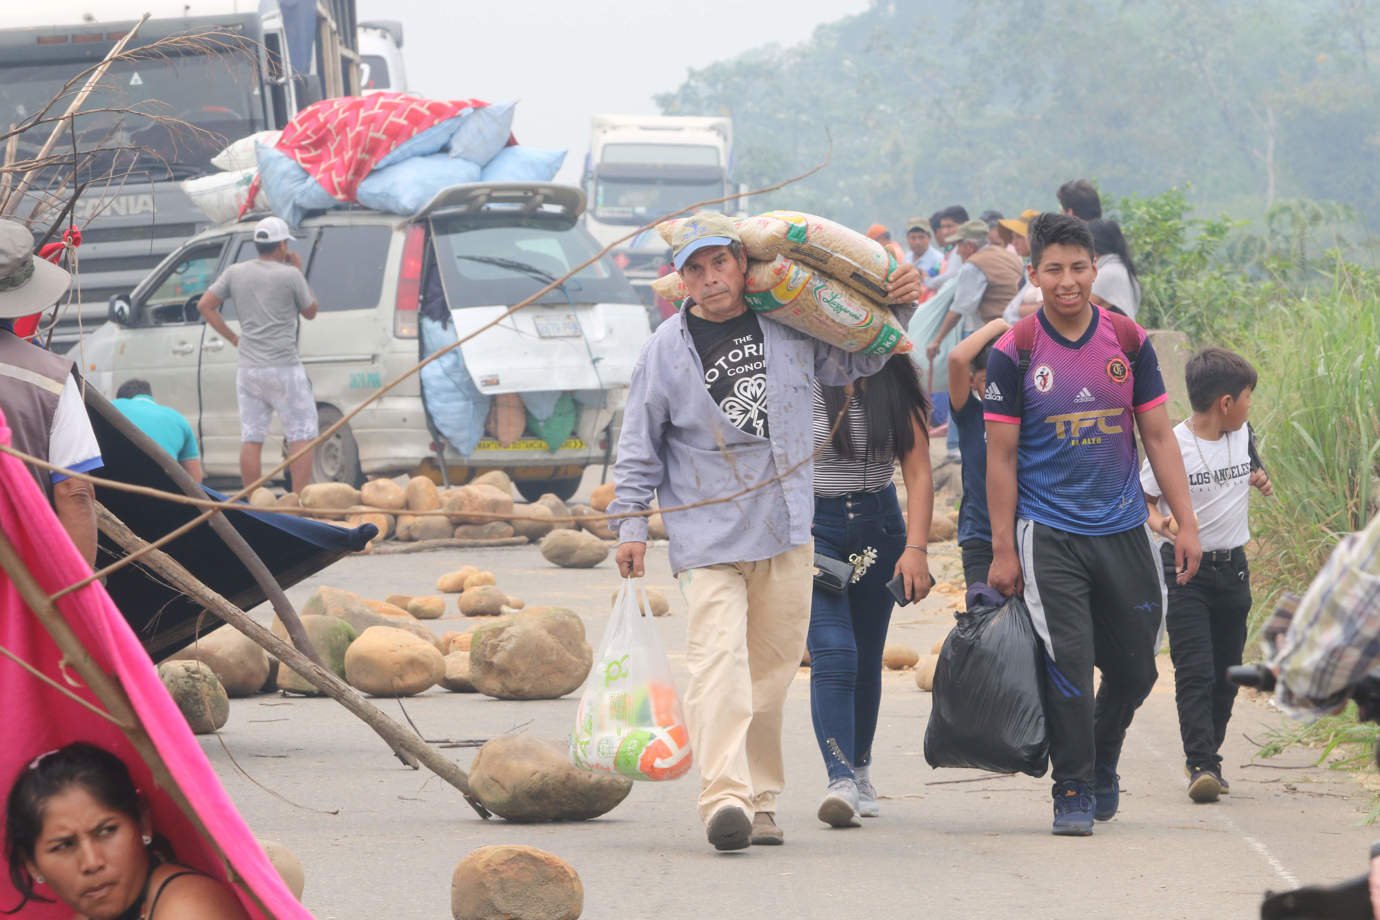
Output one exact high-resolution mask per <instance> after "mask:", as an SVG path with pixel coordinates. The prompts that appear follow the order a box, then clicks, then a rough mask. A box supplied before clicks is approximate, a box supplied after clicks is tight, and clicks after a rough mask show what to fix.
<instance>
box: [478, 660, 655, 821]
mask: <svg viewBox="0 0 1380 920" xmlns="http://www.w3.org/2000/svg"><path fill="white" fill-rule="evenodd" d="M461 654H463V653H461ZM632 786H633V784H632V780H630V779H628V778H627V777H626V776H612V775H607V774H601V773H590V772H588V771H585V770H581V769H579V768H578V767H576V766H574V765H573V764H571V762H570V758H569V757H568V756H567V754H566V751H565V749H564V748H560V747H557V746H556V745H554V744H550V743H548V742H546V741H541V740H538V739H536V738H533V737H531V736H530V735H499V736H498V737H497V738H494V739H493V740H491V741H489V742H487V743H486V744H485V745H484V746H483V747H481V748H480V749H479V754H478V755H477V756H476V757H475V758H474V765H473V766H471V767H470V789H471V790H472V791H473V792H474V794H475V795H476V796H478V797H479V801H481V802H483V803H484V806H485V807H486V808H488V809H489V811H491V812H493V813H494V814H496V815H499V816H500V817H503V818H507V819H508V820H509V821H586V820H588V819H590V818H597V817H599V816H600V815H602V814H605V813H607V812H610V811H612V810H613V809H614V808H615V807H616V806H617V805H618V803H619V802H622V801H623V800H624V799H625V798H627V797H628V793H629V792H631V791H632Z"/></svg>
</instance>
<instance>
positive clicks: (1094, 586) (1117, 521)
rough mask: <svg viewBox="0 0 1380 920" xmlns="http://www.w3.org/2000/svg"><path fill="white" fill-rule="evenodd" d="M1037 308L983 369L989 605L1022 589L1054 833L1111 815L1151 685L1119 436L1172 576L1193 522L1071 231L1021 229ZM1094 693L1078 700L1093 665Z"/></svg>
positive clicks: (1060, 226) (1162, 420)
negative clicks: (1171, 541)
mask: <svg viewBox="0 0 1380 920" xmlns="http://www.w3.org/2000/svg"><path fill="white" fill-rule="evenodd" d="M1029 234H1030V235H1029V240H1030V256H1031V262H1030V268H1029V272H1030V280H1031V282H1032V283H1033V284H1035V285H1036V286H1037V287H1039V288H1040V291H1041V293H1042V294H1043V295H1044V306H1043V307H1041V309H1040V310H1039V312H1037V313H1035V314H1032V315H1031V316H1029V317H1026V318H1024V319H1022V320H1021V321H1020V322H1019V323H1017V324H1016V326H1015V327H1013V328H1012V330H1011V331H1010V332H1007V333H1006V334H1005V335H1003V336H1002V337H1001V339H999V340H998V341H997V344H996V346H995V347H994V348H993V349H992V354H991V356H990V357H989V359H988V362H987V388H986V391H985V392H984V393H983V405H984V413H983V416H984V418H985V420H986V422H987V504H988V511H989V514H990V517H991V524H992V554H993V560H992V567H991V569H990V570H989V572H988V577H987V580H988V582H989V583H990V584H991V585H992V586H993V587H994V588H996V589H998V590H999V591H1001V592H1002V593H1003V594H1005V595H1007V596H1010V595H1012V594H1015V593H1016V592H1018V591H1023V592H1024V596H1025V602H1026V605H1027V606H1028V607H1029V609H1030V616H1031V620H1032V622H1033V624H1034V627H1035V632H1036V633H1037V634H1038V635H1039V637H1040V640H1041V642H1042V644H1043V647H1044V653H1045V665H1046V676H1047V683H1046V698H1045V719H1046V724H1047V725H1048V729H1049V743H1050V751H1049V753H1050V761H1051V765H1052V774H1053V779H1054V790H1053V791H1054V825H1053V831H1054V833H1055V834H1058V835H1065V836H1086V835H1088V834H1091V833H1092V829H1093V820H1094V818H1096V819H1098V820H1102V821H1106V820H1109V819H1111V817H1112V816H1113V815H1115V814H1116V810H1117V805H1118V800H1119V794H1120V790H1119V788H1118V785H1117V773H1116V766H1117V760H1118V759H1119V758H1120V756H1121V745H1122V742H1123V741H1124V740H1125V737H1126V729H1127V728H1128V727H1129V726H1130V724H1131V719H1132V718H1133V717H1134V715H1135V712H1136V709H1137V708H1138V707H1139V706H1140V704H1141V703H1142V702H1143V701H1144V699H1145V697H1146V696H1147V695H1148V694H1149V693H1150V689H1151V688H1152V687H1153V686H1154V683H1155V678H1156V676H1157V674H1156V670H1155V653H1156V651H1157V650H1158V648H1159V644H1160V638H1161V636H1162V634H1163V627H1164V614H1165V607H1166V600H1165V594H1166V587H1165V582H1164V575H1163V572H1162V569H1161V565H1160V561H1159V557H1158V555H1157V553H1156V551H1155V547H1154V543H1153V540H1152V536H1151V533H1150V530H1149V528H1148V527H1147V526H1146V517H1147V511H1146V508H1145V502H1144V500H1143V498H1142V495H1141V491H1140V464H1139V462H1138V459H1137V454H1136V440H1135V432H1134V430H1133V428H1132V425H1133V423H1134V426H1135V427H1136V428H1139V430H1140V437H1141V441H1142V443H1143V444H1144V445H1145V453H1146V456H1147V457H1148V459H1149V461H1150V467H1151V469H1153V470H1154V472H1155V478H1156V479H1157V481H1158V482H1159V484H1160V486H1161V487H1162V495H1163V496H1164V499H1165V501H1166V502H1167V503H1168V505H1169V507H1170V508H1171V509H1172V511H1173V513H1174V516H1175V518H1176V519H1177V520H1178V521H1179V522H1180V530H1179V534H1178V537H1177V539H1176V540H1175V545H1174V560H1175V576H1176V580H1177V581H1178V583H1179V584H1184V583H1186V582H1187V581H1188V580H1189V579H1191V578H1192V577H1193V575H1194V573H1195V572H1196V571H1197V569H1198V562H1199V558H1200V556H1201V552H1200V549H1199V544H1198V526H1197V523H1196V520H1195V518H1194V516H1193V507H1192V503H1191V502H1190V499H1189V493H1188V480H1187V477H1186V476H1185V474H1184V465H1183V458H1182V457H1181V455H1180V453H1179V447H1178V441H1177V439H1176V438H1175V436H1174V431H1173V428H1172V427H1171V425H1170V423H1169V415H1168V412H1167V410H1166V409H1165V405H1164V403H1165V398H1166V396H1165V389H1164V381H1163V379H1162V378H1161V377H1160V369H1159V362H1158V360H1157V359H1156V357H1155V351H1154V348H1153V346H1152V345H1151V344H1150V342H1149V340H1148V339H1147V338H1146V335H1145V330H1143V329H1141V328H1140V327H1139V326H1137V325H1135V323H1134V322H1132V321H1131V320H1129V319H1127V318H1126V317H1123V316H1119V315H1116V314H1112V313H1110V312H1109V311H1106V310H1103V309H1102V308H1100V307H1097V306H1095V305H1093V304H1092V303H1091V301H1090V299H1089V298H1090V295H1091V292H1092V283H1093V279H1094V278H1096V277H1097V266H1096V263H1095V254H1094V250H1093V242H1092V237H1091V236H1090V235H1089V233H1088V230H1087V227H1086V226H1085V225H1084V224H1083V222H1082V221H1079V220H1077V219H1076V218H1072V217H1067V216H1064V215H1059V214H1042V215H1040V216H1039V217H1037V218H1035V220H1034V221H1032V222H1031V224H1030V228H1029ZM1094 667H1096V668H1098V669H1099V670H1100V671H1101V672H1102V683H1101V686H1100V688H1099V689H1098V691H1097V696H1096V699H1095V700H1094V698H1093V668H1094Z"/></svg>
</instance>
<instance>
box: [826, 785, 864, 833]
mask: <svg viewBox="0 0 1380 920" xmlns="http://www.w3.org/2000/svg"><path fill="white" fill-rule="evenodd" d="M818 814H819V820H821V821H823V822H824V823H825V824H827V825H829V826H830V827H862V822H861V821H859V820H858V784H857V783H856V782H854V781H853V780H851V779H846V778H845V779H836V780H834V781H833V782H832V783H830V784H829V788H828V790H827V791H826V792H825V793H824V798H823V799H822V800H821V801H820V803H819V812H818Z"/></svg>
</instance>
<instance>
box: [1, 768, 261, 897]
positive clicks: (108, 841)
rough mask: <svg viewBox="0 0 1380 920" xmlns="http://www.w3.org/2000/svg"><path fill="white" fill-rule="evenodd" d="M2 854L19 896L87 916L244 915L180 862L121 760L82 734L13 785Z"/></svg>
mask: <svg viewBox="0 0 1380 920" xmlns="http://www.w3.org/2000/svg"><path fill="white" fill-rule="evenodd" d="M5 856H6V858H7V860H8V862H9V872H10V882H11V883H12V884H13V885H14V889H15V890H16V891H18V892H19V894H20V897H21V899H22V900H21V901H20V902H19V904H18V905H17V906H15V907H14V908H12V909H2V908H0V912H3V913H6V914H17V913H20V912H21V911H22V910H23V909H24V907H25V905H27V904H28V903H29V902H31V901H36V902H39V903H47V904H52V903H54V901H55V900H57V901H61V902H62V903H63V904H65V905H66V906H67V907H70V908H71V909H72V910H74V911H76V912H77V916H78V917H85V918H89V920H136V918H138V920H163V918H165V917H169V918H170V917H197V918H199V920H247V918H248V914H246V913H245V912H244V908H242V907H241V906H240V902H239V899H238V898H236V897H235V895H234V893H232V892H231V891H230V889H229V888H227V887H226V886H225V885H223V884H221V883H220V882H218V881H216V880H215V879H213V878H210V877H209V876H207V875H204V874H202V873H201V872H197V871H196V870H195V869H189V868H187V867H185V866H179V865H177V864H176V863H174V862H173V861H172V853H171V852H170V851H169V848H168V846H167V844H166V842H165V841H163V840H162V839H161V838H159V837H158V836H156V834H155V832H154V829H153V822H152V819H151V818H150V816H149V811H148V808H147V807H146V806H145V805H144V802H143V800H142V799H141V798H140V797H139V790H138V789H136V788H135V786H134V780H133V779H132V778H131V777H130V775H129V770H128V768H126V767H125V765H124V762H123V761H122V760H120V758H118V757H116V756H115V755H114V754H112V753H110V752H109V751H107V750H105V749H104V748H100V747H97V746H96V745H94V744H86V743H85V742H75V743H73V744H69V745H67V746H66V747H63V748H59V749H58V750H56V751H49V752H48V753H46V754H40V755H39V756H38V757H35V758H34V759H33V760H32V761H30V762H29V765H28V766H26V767H25V768H24V770H23V772H22V773H20V774H19V777H18V778H17V779H16V780H15V782H14V785H13V786H12V787H11V788H10V794H9V801H8V804H7V807H6V810H5Z"/></svg>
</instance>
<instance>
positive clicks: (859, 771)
mask: <svg viewBox="0 0 1380 920" xmlns="http://www.w3.org/2000/svg"><path fill="white" fill-rule="evenodd" d="M853 775H854V776H855V777H856V778H857V781H858V815H859V817H863V818H875V817H877V816H878V815H880V814H881V813H882V803H881V802H879V801H877V790H876V788H875V787H874V786H873V785H872V775H871V770H870V769H869V768H868V767H854V768H853Z"/></svg>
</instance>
